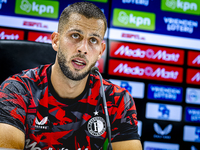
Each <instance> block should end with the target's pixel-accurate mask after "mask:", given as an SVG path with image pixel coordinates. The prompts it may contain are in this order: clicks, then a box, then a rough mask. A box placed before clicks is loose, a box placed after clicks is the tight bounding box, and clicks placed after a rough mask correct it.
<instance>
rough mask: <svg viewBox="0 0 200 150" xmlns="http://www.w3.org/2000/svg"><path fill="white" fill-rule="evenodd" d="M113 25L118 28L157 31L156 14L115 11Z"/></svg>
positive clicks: (123, 10)
mask: <svg viewBox="0 0 200 150" xmlns="http://www.w3.org/2000/svg"><path fill="white" fill-rule="evenodd" d="M113 14H114V15H113V25H114V26H118V27H125V28H133V29H142V30H150V31H154V30H155V18H156V17H155V14H154V13H148V12H141V11H133V10H126V9H118V8H115V9H114V13H113Z"/></svg>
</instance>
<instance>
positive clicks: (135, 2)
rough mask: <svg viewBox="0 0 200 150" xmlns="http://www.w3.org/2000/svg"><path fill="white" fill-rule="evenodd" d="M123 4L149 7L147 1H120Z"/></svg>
mask: <svg viewBox="0 0 200 150" xmlns="http://www.w3.org/2000/svg"><path fill="white" fill-rule="evenodd" d="M122 3H123V4H136V5H144V6H148V5H149V0H142V1H141V0H122Z"/></svg>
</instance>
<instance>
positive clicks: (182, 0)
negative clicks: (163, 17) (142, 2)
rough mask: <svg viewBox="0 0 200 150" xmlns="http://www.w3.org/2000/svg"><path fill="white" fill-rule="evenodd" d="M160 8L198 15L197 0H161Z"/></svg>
mask: <svg viewBox="0 0 200 150" xmlns="http://www.w3.org/2000/svg"><path fill="white" fill-rule="evenodd" d="M161 9H162V10H164V11H171V12H177V13H185V14H192V15H200V1H199V0H161Z"/></svg>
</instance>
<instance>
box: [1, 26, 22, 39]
mask: <svg viewBox="0 0 200 150" xmlns="http://www.w3.org/2000/svg"><path fill="white" fill-rule="evenodd" d="M0 39H2V40H3V39H7V40H24V31H21V30H11V29H4V28H0Z"/></svg>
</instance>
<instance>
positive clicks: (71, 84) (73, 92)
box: [51, 64, 88, 99]
mask: <svg viewBox="0 0 200 150" xmlns="http://www.w3.org/2000/svg"><path fill="white" fill-rule="evenodd" d="M56 69H59V68H58V67H57V66H55V64H54V65H53V66H52V70H51V71H52V72H51V82H52V85H53V87H54V89H55V91H56V93H57V94H58V95H59V96H60V97H61V98H69V99H74V98H76V97H78V96H79V95H80V94H81V93H82V92H83V91H84V89H85V86H86V84H87V79H88V76H86V77H85V78H84V79H82V80H79V81H74V80H71V79H69V78H67V77H66V76H65V75H64V74H63V73H62V72H61V70H59V71H58V70H56Z"/></svg>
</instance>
